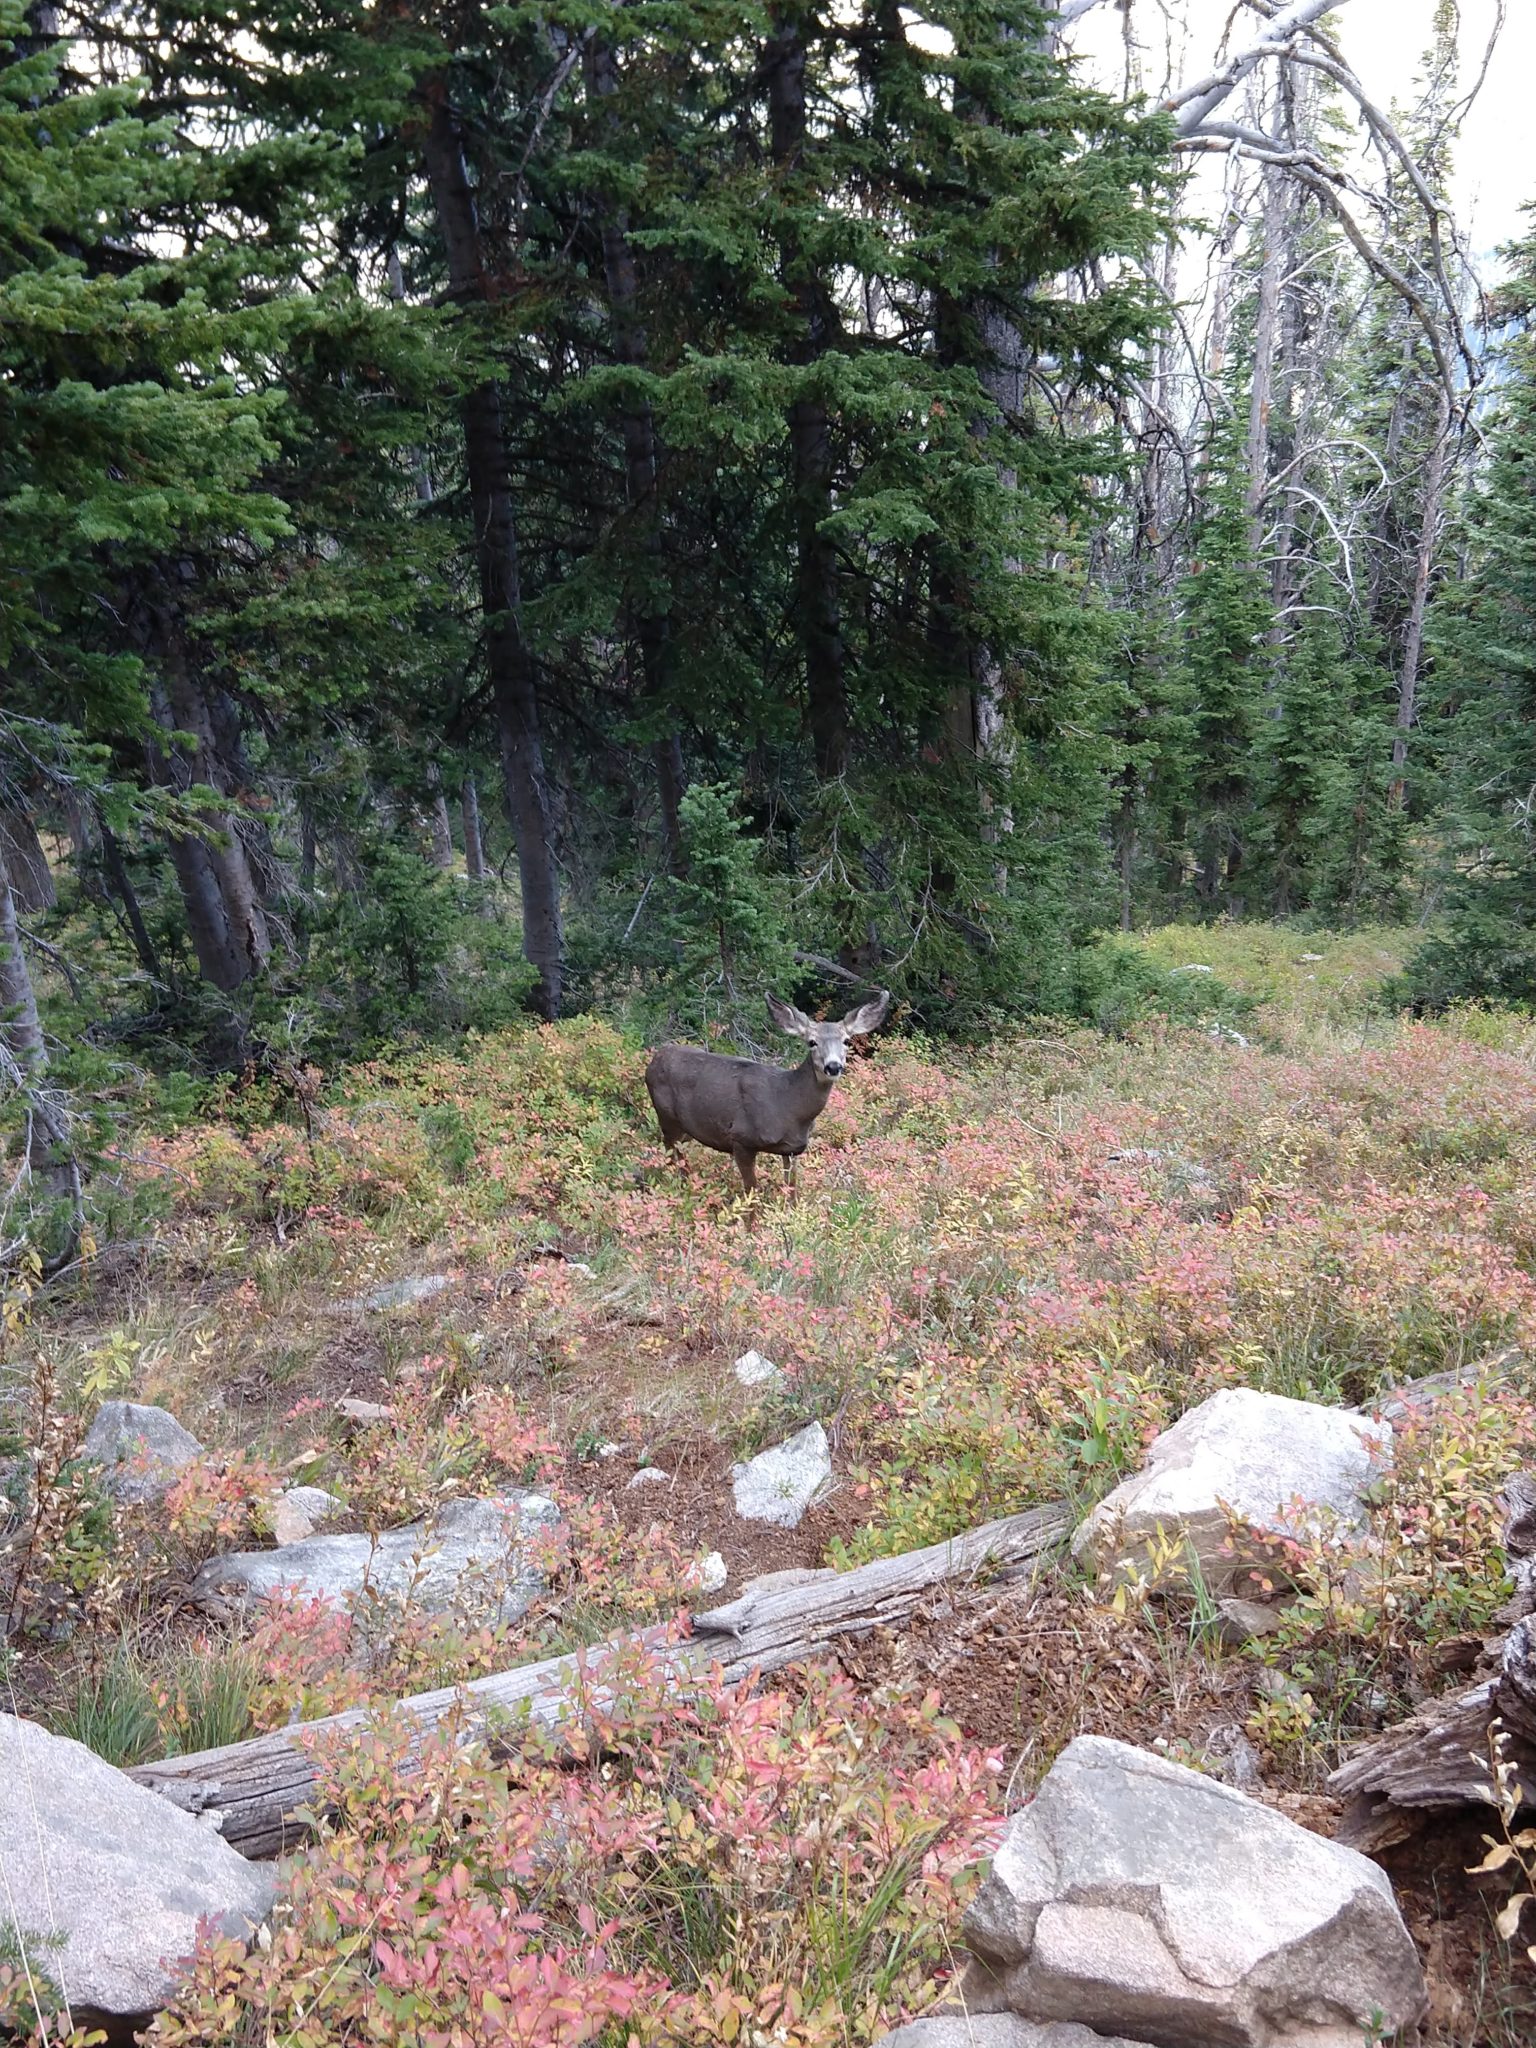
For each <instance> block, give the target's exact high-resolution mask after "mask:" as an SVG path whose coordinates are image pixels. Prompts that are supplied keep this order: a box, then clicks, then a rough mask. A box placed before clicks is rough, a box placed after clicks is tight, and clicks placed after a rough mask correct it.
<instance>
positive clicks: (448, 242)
mask: <svg viewBox="0 0 1536 2048" xmlns="http://www.w3.org/2000/svg"><path fill="white" fill-rule="evenodd" d="M423 96H424V98H425V100H426V102H427V106H428V110H429V118H428V120H427V123H426V125H425V128H424V129H423V131H422V137H421V141H422V153H423V157H424V159H425V164H426V171H427V179H428V183H429V185H430V187H431V191H432V201H433V205H434V208H435V210H436V214H437V223H438V230H439V232H440V233H441V235H442V238H443V246H444V250H445V252H446V255H447V258H448V275H449V282H450V286H451V289H452V291H453V295H454V297H455V298H456V299H457V300H458V301H459V302H460V303H461V304H465V305H472V304H477V303H484V302H485V301H486V300H487V299H488V297H489V291H488V280H487V278H486V274H485V266H484V260H483V252H482V249H481V241H480V222H479V215H478V213H477V210H476V206H475V195H474V192H473V190H472V188H471V186H470V182H469V167H468V165H467V164H466V162H465V159H464V143H463V138H462V135H461V134H460V131H459V124H458V120H457V117H456V116H455V114H454V112H453V109H452V107H451V106H450V104H449V100H448V89H447V81H446V80H445V79H444V78H443V77H442V76H441V75H440V74H439V75H435V76H434V77H433V78H432V80H431V81H430V82H429V83H428V84H427V85H426V86H425V87H424V88H423ZM463 418H464V458H465V467H466V469H467V470H468V473H469V497H470V508H471V512H472V515H473V518H474V525H475V553H476V559H477V564H478V567H479V572H480V604H481V610H482V612H483V614H484V617H485V635H486V665H487V668H488V671H489V675H490V682H491V694H492V697H493V700H494V702H495V707H496V729H497V737H498V739H499V741H500V746H501V769H502V780H503V783H504V786H505V792H506V805H507V817H508V822H509V823H510V824H511V827H512V836H513V839H514V841H515V842H516V846H517V866H518V876H519V880H520V882H521V886H522V901H523V953H524V956H525V957H526V958H527V960H528V961H529V963H530V964H531V965H532V966H533V968H534V969H535V971H536V972H537V975H538V983H537V986H536V988H535V991H534V1007H535V1008H536V1009H537V1010H538V1012H539V1014H540V1015H541V1016H543V1017H547V1018H555V1017H558V1016H559V1014H560V995H561V982H562V976H563V965H564V963H563V940H564V935H563V932H562V929H561V915H560V878H559V871H558V869H557V867H556V863H555V847H554V826H553V819H552V815H551V802H550V790H549V782H548V777H547V775H546V772H545V766H544V741H543V733H542V719H541V712H540V704H539V685H538V672H537V668H536V665H535V662H534V658H533V653H532V650H531V649H530V648H529V646H528V643H527V641H526V639H525V638H524V635H523V611H522V587H521V581H520V570H519V563H518V548H517V520H516V514H515V511H514V508H513V502H512V477H511V465H510V462H509V460H508V455H507V441H506V431H505V426H504V423H503V418H502V404H501V388H500V386H499V385H498V384H496V383H494V382H491V381H487V382H486V383H484V384H477V385H475V386H473V388H472V389H471V390H470V391H469V392H467V393H466V395H465V398H464V401H463Z"/></svg>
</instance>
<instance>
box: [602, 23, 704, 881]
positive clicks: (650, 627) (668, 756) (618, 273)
mask: <svg viewBox="0 0 1536 2048" xmlns="http://www.w3.org/2000/svg"><path fill="white" fill-rule="evenodd" d="M587 84H588V88H589V90H590V91H591V93H592V95H593V97H594V98H595V99H597V100H600V101H601V100H606V99H611V98H612V97H613V95H614V94H615V93H616V92H617V91H618V87H619V76H618V63H617V60H616V59H615V57H614V53H613V50H612V47H611V46H610V45H609V44H607V43H602V42H595V41H594V42H593V43H592V44H591V45H590V47H589V51H588V57H587ZM594 205H595V206H596V208H597V214H598V223H599V233H600V236H601V240H602V248H603V280H604V283H605V284H606V286H607V289H608V311H609V316H610V318H611V320H612V323H613V352H614V354H615V355H616V356H617V358H618V360H619V361H620V362H621V363H623V364H625V365H626V366H627V367H628V368H631V369H643V368H644V367H645V366H646V364H647V363H648V361H649V359H650V337H649V335H648V334H647V333H646V329H645V322H644V320H643V319H642V317H641V313H640V284H639V276H638V273H637V271H636V267H635V252H634V247H633V244H632V243H631V241H630V238H629V216H628V214H627V213H626V212H625V210H624V208H623V207H621V206H617V205H615V204H614V203H613V202H612V201H611V200H609V199H608V198H606V197H605V196H600V197H598V198H596V199H595V200H594ZM619 431H620V435H621V437H622V440H623V443H624V491H625V497H626V499H627V501H628V505H629V510H630V514H631V516H632V517H633V518H634V519H636V520H637V521H638V522H639V524H640V529H641V532H642V534H643V536H644V554H645V557H646V567H647V571H648V579H647V580H648V582H649V583H650V584H651V586H652V587H650V588H648V589H647V590H646V591H645V592H644V593H642V596H641V598H640V601H639V603H638V604H637V605H636V606H635V607H634V613H635V616H634V632H635V638H636V640H637V642H638V643H639V647H640V673H641V676H642V679H643V683H644V694H645V704H646V710H647V712H648V714H649V716H650V718H651V720H652V721H657V720H659V721H661V722H662V723H663V725H664V727H665V729H664V730H663V731H662V732H661V733H660V734H659V735H658V737H657V739H656V741H655V744H654V760H655V764H656V791H657V796H658V799H659V801H660V805H661V841H662V858H663V860H664V861H665V862H666V865H667V867H668V868H669V870H670V871H671V872H672V873H673V874H674V875H681V874H682V873H683V872H684V869H685V867H686V865H687V863H686V861H685V860H684V857H683V840H682V828H681V823H680V820H679V816H678V806H679V805H680V803H681V802H682V799H683V795H684V792H685V791H686V789H687V787H688V779H687V771H686V769H685V767H684V765H683V743H682V737H681V735H680V734H679V732H678V729H677V723H676V716H675V713H674V711H673V709H672V705H671V701H670V700H671V688H670V676H669V670H670V665H671V661H670V657H671V639H672V628H671V621H670V618H669V617H668V614H667V610H666V607H665V605H664V604H663V603H661V602H658V598H657V594H656V590H655V587H654V585H655V582H656V581H657V580H659V574H658V572H659V571H660V570H661V568H662V554H663V548H662V525H661V507H660V504H659V502H658V500H657V495H656V484H657V469H658V446H657V438H656V417H655V414H654V413H653V412H652V410H651V408H650V406H649V405H647V404H644V403H640V404H636V405H632V406H627V407H626V408H625V410H624V411H623V412H622V413H621V414H620V416H619Z"/></svg>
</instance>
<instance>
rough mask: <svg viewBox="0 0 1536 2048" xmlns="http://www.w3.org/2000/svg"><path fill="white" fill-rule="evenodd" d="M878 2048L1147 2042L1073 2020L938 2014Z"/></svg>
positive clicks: (1120, 2046) (1058, 2047)
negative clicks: (1098, 2030) (1042, 2021)
mask: <svg viewBox="0 0 1536 2048" xmlns="http://www.w3.org/2000/svg"><path fill="white" fill-rule="evenodd" d="M875 2048H1147V2044H1146V2042H1145V2041H1127V2040H1125V2039H1123V2038H1121V2037H1120V2036H1115V2037H1114V2038H1110V2037H1109V2036H1108V2035H1105V2034H1096V2033H1094V2031H1093V2029H1092V2028H1091V2027H1080V2026H1077V2025H1076V2024H1075V2023H1074V2022H1072V2021H1065V2022H1063V2021H1051V2022H1050V2023H1049V2024H1048V2025H1046V2026H1043V2027H1042V2026H1037V2025H1036V2024H1035V2022H1034V2021H1033V2020H1021V2019H1020V2018H1019V2016H1018V2014H1017V2013H1012V2012H989V2013H969V2014H967V2013H937V2014H935V2015H934V2017H933V2018H932V2019H927V2020H910V2021H908V2023H907V2025H906V2026H904V2027H898V2028H897V2029H896V2031H895V2033H894V2034H882V2035H881V2037H880V2039H879V2040H878V2041H877V2042H876V2043H875Z"/></svg>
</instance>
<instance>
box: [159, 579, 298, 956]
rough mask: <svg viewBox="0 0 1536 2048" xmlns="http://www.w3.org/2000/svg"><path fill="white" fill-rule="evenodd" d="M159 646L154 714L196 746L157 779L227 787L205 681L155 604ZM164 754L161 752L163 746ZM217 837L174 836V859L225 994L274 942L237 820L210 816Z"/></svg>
mask: <svg viewBox="0 0 1536 2048" xmlns="http://www.w3.org/2000/svg"><path fill="white" fill-rule="evenodd" d="M154 623H155V630H156V639H157V642H158V648H157V651H158V653H159V657H160V665H161V669H162V673H163V675H164V679H165V680H164V685H163V687H162V686H157V687H156V688H155V690H154V691H153V693H152V697H153V702H154V709H155V715H156V717H157V718H158V720H159V722H160V724H161V725H162V726H163V727H164V728H165V730H166V732H167V733H168V734H169V733H172V732H181V733H186V734H188V735H190V737H191V740H192V745H191V747H190V748H186V747H183V746H176V747H173V748H172V749H171V751H170V755H169V758H168V757H167V756H166V755H164V754H161V755H160V756H159V761H158V764H157V765H158V773H159V779H160V780H161V781H162V782H167V783H172V784H174V785H175V786H176V787H179V788H181V789H189V788H191V787H192V786H193V785H194V784H202V785H204V786H206V787H208V788H211V789H218V790H222V789H223V788H224V777H223V775H222V773H221V770H220V764H219V755H218V748H217V746H216V744H215V740H214V733H213V720H212V714H211V712H210V710H209V707H208V702H207V699H206V697H205V696H204V694H203V690H202V686H201V684H200V683H199V682H198V680H197V678H196V676H194V675H193V673H192V670H191V667H190V664H189V663H188V660H187V657H186V650H185V648H184V647H183V646H182V643H181V628H180V623H179V621H177V620H176V619H174V618H172V617H171V615H170V614H169V613H168V612H166V611H164V610H160V609H157V610H156V611H155V613H154ZM157 752H158V750H157ZM206 821H207V824H208V825H209V827H210V829H211V830H212V831H214V832H216V833H217V834H218V835H219V838H218V840H217V841H213V840H205V839H200V838H194V837H191V836H179V835H178V836H174V837H173V838H172V840H171V861H172V865H173V866H174V868H175V870H176V879H177V882H178V884H179V885H180V888H181V894H182V900H183V902H184V903H185V905H186V911H187V923H188V926H189V928H190V930H191V934H192V944H193V948H194V950H195V952H196V954H197V963H198V968H199V970H200V972H201V973H202V975H203V976H204V978H205V980H208V981H211V982H212V983H213V985H214V987H215V988H218V989H222V990H223V991H224V993H225V994H226V995H229V994H233V993H234V991H235V990H236V989H238V988H241V987H243V986H244V984H245V983H246V982H247V981H249V980H250V979H251V977H252V976H253V975H255V974H258V973H259V972H260V971H261V969H262V968H263V967H265V965H266V963H267V959H268V957H269V955H270V953H271V940H270V937H269V935H268V932H267V921H266V916H265V913H264V912H263V910H262V906H261V899H260V896H259V893H258V891H257V888H256V881H255V877H254V875H253V874H252V872H251V864H250V859H249V857H248V855H247V852H246V846H245V842H244V840H243V839H242V838H241V837H240V834H239V832H238V830H237V829H236V826H235V821H234V819H233V818H232V817H231V816H230V815H229V814H228V813H227V812H224V811H213V812H211V813H208V814H207V817H206Z"/></svg>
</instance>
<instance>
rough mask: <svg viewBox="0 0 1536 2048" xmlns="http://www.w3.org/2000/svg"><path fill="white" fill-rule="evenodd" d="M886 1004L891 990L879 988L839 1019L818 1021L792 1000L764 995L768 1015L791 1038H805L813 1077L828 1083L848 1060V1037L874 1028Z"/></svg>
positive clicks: (889, 1004)
mask: <svg viewBox="0 0 1536 2048" xmlns="http://www.w3.org/2000/svg"><path fill="white" fill-rule="evenodd" d="M890 1007H891V992H890V990H889V989H882V990H881V991H880V993H879V995H877V996H872V997H871V998H870V1000H869V1001H868V1002H867V1003H860V1005H859V1007H858V1008H857V1009H856V1010H850V1011H849V1012H848V1014H847V1016H846V1017H844V1018H843V1019H842V1021H841V1023H832V1024H818V1023H817V1022H816V1020H815V1018H814V1017H807V1016H806V1014H805V1012H804V1010H797V1009H796V1008H795V1006H794V1004H793V1003H781V1002H780V1001H779V998H778V997H777V996H770V997H769V998H768V1014H769V1016H770V1017H771V1018H772V1019H773V1021H774V1023H775V1024H777V1025H778V1027H779V1029H780V1030H781V1031H787V1032H788V1033H789V1035H790V1037H791V1038H803V1039H805V1040H807V1041H808V1043H809V1045H810V1048H811V1066H812V1067H813V1068H814V1070H815V1074H816V1078H817V1080H818V1081H825V1082H827V1083H828V1084H829V1085H830V1084H831V1083H832V1082H833V1081H835V1080H836V1079H837V1077H838V1075H839V1074H840V1073H841V1072H842V1071H843V1069H844V1067H846V1066H847V1064H848V1041H849V1039H850V1038H862V1037H863V1035H864V1034H865V1032H867V1031H877V1030H878V1029H879V1027H880V1025H881V1024H882V1023H883V1022H884V1020H885V1013H886V1011H887V1010H888V1009H889V1008H890Z"/></svg>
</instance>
